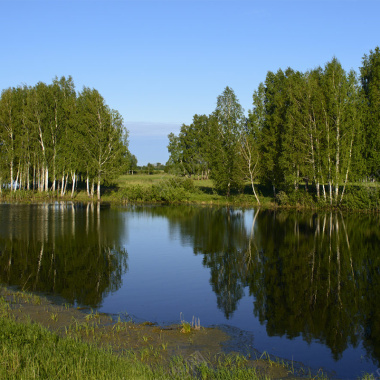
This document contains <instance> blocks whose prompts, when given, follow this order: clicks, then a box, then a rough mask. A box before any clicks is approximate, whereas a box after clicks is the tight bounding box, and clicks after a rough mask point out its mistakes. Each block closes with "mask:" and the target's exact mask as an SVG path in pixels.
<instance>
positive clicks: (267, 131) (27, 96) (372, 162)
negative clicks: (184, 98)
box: [0, 47, 380, 209]
mask: <svg viewBox="0 0 380 380" xmlns="http://www.w3.org/2000/svg"><path fill="white" fill-rule="evenodd" d="M379 126H380V49H379V47H376V48H375V49H374V50H371V51H370V52H369V54H368V55H367V54H365V55H364V56H363V58H362V66H361V67H360V68H359V73H357V72H355V71H354V70H350V71H349V72H346V71H345V70H344V69H343V67H342V65H341V63H340V62H339V61H338V59H337V58H335V57H334V58H332V59H331V61H329V62H327V63H326V64H325V65H324V66H323V67H316V68H314V69H311V70H308V71H306V72H300V71H296V70H293V69H291V68H288V69H286V70H285V71H283V70H281V69H279V70H278V71H277V72H271V71H268V73H267V75H266V78H265V81H264V82H262V83H260V84H259V86H258V88H257V89H256V90H255V91H254V92H253V96H252V108H251V109H250V110H248V114H247V116H246V115H245V114H244V110H243V108H242V106H241V105H240V103H239V101H238V99H237V96H236V95H235V93H234V91H233V89H232V88H230V87H228V86H227V87H226V88H225V89H224V91H223V93H222V94H220V95H219V96H218V97H217V103H216V108H215V110H214V112H212V113H211V114H209V115H198V114H195V115H194V116H193V120H192V123H191V124H190V125H186V124H183V125H182V126H181V130H180V132H179V134H178V135H175V134H174V133H170V134H169V136H168V140H169V141H168V152H169V154H170V156H169V160H168V162H167V163H166V166H165V171H167V172H169V173H170V174H172V175H175V176H177V182H178V181H179V182H178V183H179V185H178V183H177V182H175V181H174V182H175V186H174V187H175V189H174V190H173V189H172V190H173V191H174V192H175V193H176V194H175V195H176V197H175V200H176V201H181V199H182V200H183V201H186V197H185V196H183V193H184V191H185V192H186V191H187V189H185V188H184V189H182V187H183V186H182V182H183V181H182V182H181V178H180V177H182V178H183V177H185V178H186V177H190V178H195V179H198V180H202V179H211V180H212V183H213V188H212V189H211V191H213V192H214V191H216V192H217V193H218V194H219V195H221V196H224V197H225V198H226V199H227V200H228V199H231V196H235V195H237V196H239V194H248V195H249V196H252V199H254V201H253V203H256V204H258V205H260V204H261V200H262V199H263V198H265V197H266V198H267V199H268V197H270V199H272V200H273V202H275V204H277V205H283V206H287V205H291V206H292V205H300V204H301V205H303V206H307V207H310V206H311V207H314V206H317V207H343V208H357V209H361V208H366V209H379V208H380V200H379V199H380V187H379V186H378V184H377V182H378V180H379V179H380V128H379ZM136 165H137V159H136V157H135V156H134V155H132V154H131V153H130V151H129V149H128V130H127V129H126V128H125V125H124V121H123V118H122V116H121V114H120V113H119V112H118V111H116V110H113V109H112V108H110V107H109V106H108V105H107V104H106V102H105V100H104V98H103V97H102V96H101V95H100V93H99V92H98V91H97V90H96V89H91V88H88V87H84V88H83V89H82V91H80V92H77V91H76V90H75V85H74V82H73V79H72V78H71V77H70V76H69V77H68V78H65V77H61V78H57V77H56V78H55V79H53V81H52V83H51V84H45V83H42V82H39V83H37V84H36V85H35V86H33V87H31V86H27V85H23V86H18V87H12V88H8V89H4V90H3V91H2V92H1V97H0V194H1V192H2V191H4V189H5V190H6V191H7V192H10V193H11V194H12V192H15V191H16V190H19V191H20V190H26V191H29V190H31V191H34V192H37V193H49V194H52V195H53V194H54V196H64V195H65V194H66V193H70V192H71V197H74V192H75V191H76V189H77V188H78V183H80V186H81V189H84V188H85V189H86V192H87V195H88V196H89V197H91V198H93V197H94V196H95V194H96V195H97V199H98V200H100V195H101V190H100V187H101V185H106V186H107V185H108V186H109V185H112V184H115V183H117V179H118V178H120V175H121V174H127V173H133V170H134V168H136ZM148 173H149V171H148ZM119 182H120V181H119ZM169 182H170V181H169ZM169 182H168V183H169ZM172 182H173V181H171V182H170V183H172ZM174 182H173V183H174ZM183 183H185V184H187V182H183ZM166 184H167V181H166V182H165V180H164V181H163V182H162V183H161V184H158V185H157V186H158V187H159V189H158V190H159V193H160V194H161V193H162V189H161V187H162V188H163V187H165V186H166ZM248 184H249V185H248ZM164 185H165V186H164ZM157 186H156V187H157ZM178 186H180V187H181V186H182V187H181V189H180V190H181V191H182V190H183V191H182V192H181V191H180V192H178V191H179V190H178V189H177V187H178ZM171 187H173V186H171ZM198 188H199V187H198ZM138 190H140V187H139V188H138ZM148 190H149V189H148ZM153 190H155V191H153ZM156 190H157V189H156V188H154V189H153V188H152V191H148V192H147V194H148V195H147V200H148V201H157V200H158V201H160V200H161V201H162V199H163V198H162V196H161V195H162V194H161V195H160V194H159V196H157V194H156V193H157V191H156ZM135 192H136V191H135V188H131V189H127V188H126V189H124V190H123V189H122V190H121V191H119V193H120V194H118V196H119V198H122V200H124V198H125V199H127V200H128V201H133V200H134V199H137V200H139V199H140V198H141V199H143V198H144V199H145V198H146V197H141V196H139V194H137V195H136V194H135ZM151 193H152V194H153V193H154V194H156V195H154V194H153V195H152V194H151ZM177 193H178V194H177ZM181 194H182V195H181ZM178 197H180V198H181V197H182V198H181V199H178ZM169 198H170V197H169ZM170 199H171V198H170ZM164 200H167V197H166V198H165V197H164ZM169 201H170V200H169Z"/></svg>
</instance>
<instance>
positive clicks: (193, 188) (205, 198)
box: [0, 173, 380, 212]
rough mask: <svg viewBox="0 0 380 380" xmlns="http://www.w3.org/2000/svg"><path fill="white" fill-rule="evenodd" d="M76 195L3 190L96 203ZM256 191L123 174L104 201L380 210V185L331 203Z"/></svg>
mask: <svg viewBox="0 0 380 380" xmlns="http://www.w3.org/2000/svg"><path fill="white" fill-rule="evenodd" d="M78 186H79V187H78V188H77V189H76V191H75V192H74V193H71V192H68V193H66V195H64V196H61V195H60V194H59V193H57V192H55V193H54V192H38V191H32V190H29V191H26V190H17V191H14V192H10V191H9V190H7V191H3V192H2V193H1V194H0V201H8V202H40V201H45V202H50V201H56V200H61V201H79V202H89V201H96V197H95V196H94V197H89V196H88V194H87V191H86V190H85V184H81V183H79V184H78ZM256 192H257V194H258V198H259V201H260V204H259V203H258V201H257V199H256V198H255V196H254V195H253V193H252V189H251V187H250V185H249V184H247V185H246V186H245V188H244V189H242V191H241V192H240V193H236V194H231V195H230V196H229V197H226V196H225V195H224V194H221V193H218V192H217V191H216V189H215V187H214V185H213V182H212V181H211V180H197V179H191V178H184V177H176V176H172V175H169V174H166V173H160V174H153V175H147V174H139V175H122V176H120V177H119V178H118V179H117V180H116V181H115V183H114V184H113V185H109V186H108V187H102V193H101V200H102V201H103V202H109V203H118V204H120V203H121V204H130V203H157V204H204V205H217V206H237V207H257V206H260V207H262V208H270V209H275V208H286V209H289V208H293V209H323V210H331V209H340V210H345V211H365V212H368V211H370V212H379V211H380V186H378V184H377V183H361V184H351V185H349V186H347V187H346V189H345V194H344V197H343V198H342V200H341V201H339V202H338V205H336V204H335V203H330V202H328V200H325V199H324V197H323V196H322V195H321V196H320V197H319V198H317V197H316V194H314V193H313V192H312V191H311V190H310V189H308V188H307V186H306V185H303V186H302V185H301V186H300V187H299V189H298V190H297V191H294V190H289V191H287V192H285V191H283V190H280V191H277V192H276V195H275V196H274V194H273V189H271V188H268V187H266V186H264V185H261V184H257V185H256Z"/></svg>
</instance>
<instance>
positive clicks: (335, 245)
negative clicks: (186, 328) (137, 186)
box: [0, 204, 380, 366]
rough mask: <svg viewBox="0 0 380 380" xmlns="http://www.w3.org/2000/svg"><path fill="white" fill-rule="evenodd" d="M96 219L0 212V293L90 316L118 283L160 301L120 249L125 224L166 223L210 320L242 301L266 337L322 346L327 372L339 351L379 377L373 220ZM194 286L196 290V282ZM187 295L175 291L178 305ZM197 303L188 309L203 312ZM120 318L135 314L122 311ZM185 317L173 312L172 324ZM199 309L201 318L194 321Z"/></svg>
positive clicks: (171, 214) (75, 213)
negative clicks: (364, 360) (10, 289)
mask: <svg viewBox="0 0 380 380" xmlns="http://www.w3.org/2000/svg"><path fill="white" fill-rule="evenodd" d="M99 207H100V206H97V205H92V204H88V205H74V204H52V205H24V206H18V207H14V206H13V207H12V206H11V205H0V226H1V229H0V282H4V283H8V284H12V285H19V286H20V287H23V288H25V289H28V290H43V291H49V292H52V293H56V294H60V295H62V296H63V297H65V298H66V299H68V300H69V301H71V302H73V301H75V302H78V303H81V304H87V305H91V306H94V307H95V306H99V305H100V304H101V303H102V302H103V300H104V299H105V298H106V297H107V295H108V294H109V293H110V292H115V291H117V290H118V289H119V288H120V287H121V285H122V280H123V279H124V280H125V279H126V278H128V277H133V278H134V281H136V282H138V283H137V284H133V286H132V284H131V283H129V285H130V286H131V288H133V289H134V291H135V292H138V289H139V287H140V288H141V287H142V285H141V284H142V283H144V285H143V286H144V289H146V288H147V287H148V288H149V287H150V289H155V291H156V292H155V294H157V297H159V296H160V295H159V294H160V292H159V287H160V286H161V285H160V283H158V281H157V280H156V282H155V283H152V282H150V281H151V279H150V278H149V276H147V275H146V274H145V273H144V270H143V269H141V267H140V270H141V273H142V276H140V275H139V276H134V275H133V271H132V269H131V271H130V272H128V274H127V275H125V273H126V272H127V269H128V267H127V259H128V254H127V252H126V249H125V248H124V246H125V244H126V242H127V240H128V239H127V236H128V228H129V225H128V223H132V221H133V218H137V219H140V222H141V219H142V220H143V223H140V224H138V223H137V224H135V225H136V226H137V225H138V226H141V225H143V226H144V224H146V225H150V226H153V225H155V224H149V223H147V222H146V223H145V220H146V221H148V220H149V219H155V220H156V219H158V218H160V219H162V220H164V221H165V223H162V224H160V228H163V227H162V226H163V225H165V228H168V232H169V240H172V243H173V244H174V241H175V240H176V239H178V238H179V239H180V241H181V245H182V247H189V246H190V247H192V250H193V253H194V255H192V254H191V253H190V255H191V257H190V258H188V257H187V256H186V260H187V261H186V263H188V262H190V261H189V260H190V259H194V258H195V257H196V258H201V259H202V263H203V267H204V268H207V270H208V271H209V282H210V286H211V288H212V291H213V292H214V293H215V295H216V303H217V308H218V309H219V310H222V312H223V314H224V316H225V318H226V319H227V320H231V319H233V317H234V314H235V313H236V312H237V310H238V308H239V302H241V300H242V299H243V297H249V298H250V299H251V300H252V309H251V314H250V315H249V316H247V317H246V318H247V319H248V318H251V319H254V318H256V319H258V320H259V321H260V323H261V325H262V326H263V329H264V328H265V330H266V334H267V335H268V336H283V337H286V338H288V339H294V338H296V337H302V339H303V340H304V341H306V342H308V343H314V342H319V343H322V344H323V345H325V346H327V347H329V349H330V350H331V353H332V357H333V358H334V359H335V360H339V359H340V358H341V357H342V354H343V352H344V351H345V350H346V349H347V348H348V347H354V348H355V347H359V346H363V347H364V348H365V352H366V355H367V357H368V358H371V359H372V360H373V361H374V364H375V365H377V366H379V359H380V276H379V274H380V255H379V247H380V229H379V216H378V215H361V214H348V215H343V214H341V213H339V212H331V213H319V212H318V213H313V212H296V211H293V212H288V211H271V210H245V211H244V210H237V209H233V208H210V207H189V206H178V207H132V208H127V209H120V210H108V209H102V210H100V208H99ZM167 224H168V227H166V226H167ZM138 228H141V227H138ZM143 228H144V231H143V233H141V236H146V237H147V238H148V239H153V234H152V231H149V230H148V228H147V227H145V226H144V227H143ZM134 233H135V234H136V229H135V230H134ZM139 233H140V230H139ZM139 236H140V235H139ZM156 236H158V238H157V239H158V240H157V241H156V240H155V241H154V242H152V245H151V246H153V247H156V246H157V245H158V244H162V245H164V246H165V247H167V246H168V245H169V243H168V241H165V242H163V241H162V239H164V237H165V239H166V234H164V233H159V234H154V239H156ZM160 239H161V240H160ZM137 244H139V243H138V242H137ZM137 247H138V246H137ZM136 250H138V251H139V252H133V254H134V257H137V256H138V257H140V261H135V268H133V269H134V270H136V268H137V266H138V265H140V264H141V263H142V262H144V260H145V259H144V255H143V253H142V252H140V249H139V247H138V249H136ZM175 250H176V252H175V253H170V255H173V258H174V254H178V249H177V247H176V248H175ZM156 252H158V250H157V251H155V253H154V254H155V255H156ZM165 252H166V253H167V252H168V251H167V250H165ZM130 254H131V252H130ZM167 254H168V255H169V253H167ZM183 255H184V254H183ZM131 257H132V256H131ZM182 257H183V258H182ZM184 257H185V256H181V260H184ZM177 258H178V256H177ZM173 261H174V260H173ZM157 262H159V261H157ZM164 262H165V263H166V264H165V265H166V266H165V267H158V266H157V268H154V270H156V271H157V272H160V271H161V272H162V273H163V275H164V276H165V273H167V274H169V273H170V274H171V275H172V273H173V272H174V271H175V270H174V269H173V268H171V267H170V266H168V263H169V264H170V259H169V260H166V261H164ZM181 268H182V267H181ZM201 269H202V268H199V271H200V270H201ZM139 273H140V272H139ZM181 273H183V272H181ZM199 273H200V272H199ZM202 273H204V272H202ZM182 275H183V274H182ZM191 276H194V281H196V279H197V274H196V273H191ZM206 276H208V273H206ZM167 277H169V276H167ZM155 278H156V279H157V278H158V277H155ZM170 278H174V277H173V276H172V277H170ZM173 281H175V283H173V284H169V285H167V286H171V287H179V284H181V283H182V282H183V279H182V278H175V279H174V280H173ZM165 286H166V285H165ZM210 286H208V287H207V289H206V288H205V289H204V293H206V292H208V291H209V288H210ZM192 290H193V289H190V288H189V289H187V288H186V289H183V288H181V297H180V298H181V299H183V300H184V301H183V302H184V303H187V300H188V299H189V295H190V292H191V291H192ZM125 292H126V293H127V292H128V289H127V290H125ZM186 292H188V293H186ZM145 294H146V293H145ZM161 296H162V302H161V301H160V300H157V304H156V307H157V305H158V304H159V303H162V304H163V305H165V308H170V305H169V302H166V301H167V300H166V299H165V296H166V294H165V291H163V292H162V294H161ZM126 298H127V297H124V300H123V302H124V301H125V299H126ZM137 298H139V296H137ZM200 298H201V297H198V298H197V297H193V298H192V299H197V300H198V299H199V302H202V301H201V299H200ZM130 299H132V298H131V297H130V298H128V301H129V300H130ZM208 299H210V298H208ZM139 301H140V300H139ZM125 302H127V301H125ZM140 303H141V302H140ZM123 307H128V309H129V310H132V311H133V304H131V303H128V305H124V306H123ZM146 307H149V303H147V306H146ZM182 307H183V306H182V305H179V304H176V305H175V308H174V309H175V312H176V313H177V312H179V311H181V310H183V309H182ZM198 307H199V309H200V308H202V307H204V306H203V305H201V304H199V305H196V306H195V309H197V308H198ZM154 313H159V311H158V310H155V311H154ZM360 349H361V348H360Z"/></svg>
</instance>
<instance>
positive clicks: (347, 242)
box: [340, 211, 356, 288]
mask: <svg viewBox="0 0 380 380" xmlns="http://www.w3.org/2000/svg"><path fill="white" fill-rule="evenodd" d="M340 216H341V219H342V225H343V230H344V235H345V237H346V244H347V248H348V254H349V256H350V267H351V273H352V280H353V283H354V288H356V284H355V272H354V266H353V264H352V254H351V246H350V241H349V239H348V233H347V229H346V223H344V218H343V215H342V212H341V211H340Z"/></svg>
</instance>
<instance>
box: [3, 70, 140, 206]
mask: <svg viewBox="0 0 380 380" xmlns="http://www.w3.org/2000/svg"><path fill="white" fill-rule="evenodd" d="M135 160H136V159H135V157H134V156H133V155H131V154H130V152H129V150H128V131H127V130H126V129H125V128H124V126H123V118H122V116H121V115H120V113H119V112H118V111H116V110H113V109H111V108H110V107H109V106H108V105H107V104H106V103H105V100H104V98H103V97H102V96H101V95H100V93H99V92H98V91H97V90H96V89H91V88H88V87H84V88H83V90H82V91H81V92H79V93H77V92H76V90H75V86H74V82H73V79H72V78H71V76H69V77H68V78H65V77H61V78H60V79H58V78H57V77H56V78H55V79H54V80H53V81H52V83H51V84H48V85H47V84H45V83H43V82H39V83H37V84H36V85H35V86H33V87H31V86H26V85H24V86H19V87H11V88H8V89H5V90H3V91H2V93H1V97H0V192H1V189H2V188H3V187H9V188H10V190H11V191H16V190H17V189H25V190H37V191H40V192H43V191H52V192H57V194H60V195H62V196H63V195H65V193H66V191H68V189H67V185H68V184H71V194H72V195H73V194H74V191H75V188H76V186H77V183H78V180H79V179H81V180H82V181H85V183H86V187H87V193H88V195H89V196H94V194H95V187H96V189H97V190H96V193H97V198H98V199H100V186H101V184H102V183H104V182H106V181H110V180H112V178H114V177H115V176H117V175H119V173H120V172H121V171H123V170H128V166H129V165H130V164H131V162H134V161H135Z"/></svg>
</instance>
